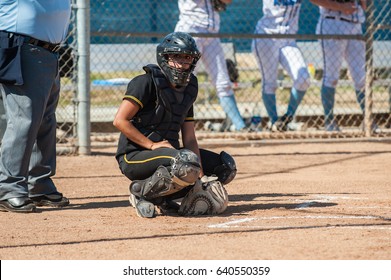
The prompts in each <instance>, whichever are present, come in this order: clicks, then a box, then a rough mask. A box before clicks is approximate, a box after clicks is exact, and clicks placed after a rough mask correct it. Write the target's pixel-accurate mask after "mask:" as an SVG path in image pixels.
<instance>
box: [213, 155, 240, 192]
mask: <svg viewBox="0 0 391 280" xmlns="http://www.w3.org/2000/svg"><path fill="white" fill-rule="evenodd" d="M220 160H221V162H222V164H221V165H219V166H217V167H216V168H215V170H214V174H215V175H216V176H217V177H218V180H219V181H220V182H221V183H223V184H224V185H226V184H228V183H230V182H231V181H232V180H233V179H234V178H235V176H236V172H237V170H236V163H235V160H234V159H233V157H232V156H231V155H230V154H228V153H226V152H224V151H223V152H221V153H220Z"/></svg>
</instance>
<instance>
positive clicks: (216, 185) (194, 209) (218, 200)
mask: <svg viewBox="0 0 391 280" xmlns="http://www.w3.org/2000/svg"><path fill="white" fill-rule="evenodd" d="M204 177H206V176H204ZM204 177H203V178H202V180H197V182H196V183H195V185H194V187H193V188H192V189H191V190H190V191H189V192H188V193H187V194H186V196H185V197H184V198H183V200H182V202H181V206H180V207H179V210H178V213H179V215H182V216H198V215H213V214H221V213H223V212H224V211H225V209H227V206H228V193H227V191H226V190H225V188H224V186H223V184H221V182H219V181H217V180H215V179H214V178H213V179H210V178H207V177H206V178H204Z"/></svg>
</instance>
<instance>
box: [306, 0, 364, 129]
mask: <svg viewBox="0 0 391 280" xmlns="http://www.w3.org/2000/svg"><path fill="white" fill-rule="evenodd" d="M311 2H312V3H314V4H315V5H318V6H319V11H320V17H319V22H318V25H317V31H316V32H317V34H336V35H357V34H362V27H361V25H362V23H364V21H365V14H364V10H365V9H366V0H311ZM320 42H321V46H322V51H323V59H324V69H323V83H322V89H321V97H322V104H323V108H324V115H325V130H326V131H340V129H339V127H338V125H337V123H336V121H335V119H334V113H333V110H334V101H335V88H336V86H337V83H338V79H339V71H340V69H341V66H342V61H343V59H345V60H346V62H347V65H348V69H349V73H350V75H351V77H352V79H353V82H354V87H355V90H356V97H357V102H358V103H359V105H360V107H361V109H362V111H363V112H364V108H365V93H364V89H365V42H364V41H361V40H336V39H328V40H321V41H320Z"/></svg>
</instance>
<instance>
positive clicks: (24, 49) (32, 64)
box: [0, 0, 71, 212]
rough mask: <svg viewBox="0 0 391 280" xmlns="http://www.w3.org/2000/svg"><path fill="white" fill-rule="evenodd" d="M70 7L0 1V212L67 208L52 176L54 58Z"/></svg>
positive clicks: (46, 0)
mask: <svg viewBox="0 0 391 280" xmlns="http://www.w3.org/2000/svg"><path fill="white" fill-rule="evenodd" d="M70 4H71V3H70V1H69V0H61V1H53V0H36V1H31V0H7V1H0V19H1V20H0V92H1V94H2V98H3V103H4V107H5V115H6V121H7V127H6V130H5V133H4V136H3V140H2V145H1V159H0V210H1V211H9V212H33V211H35V209H36V206H51V207H62V206H66V205H68V204H69V200H68V199H67V198H66V197H63V195H62V194H61V193H59V192H58V191H57V189H56V186H55V185H54V182H53V181H52V179H51V176H53V175H54V174H55V169H56V126H57V123H56V117H55V110H56V106H57V103H58V99H59V92H60V76H59V71H58V53H57V52H58V50H59V48H60V43H61V42H62V41H63V40H64V39H65V37H66V34H67V31H68V25H69V19H70V12H71V6H70Z"/></svg>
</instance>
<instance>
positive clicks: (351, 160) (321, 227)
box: [0, 141, 391, 260]
mask: <svg viewBox="0 0 391 280" xmlns="http://www.w3.org/2000/svg"><path fill="white" fill-rule="evenodd" d="M222 142H223V143H222V144H221V146H220V147H218V146H216V145H214V146H210V147H211V149H212V150H215V151H220V150H226V151H227V152H229V153H231V154H232V155H233V156H234V158H235V159H236V161H237V166H238V175H237V177H236V179H235V180H234V181H233V182H232V183H231V184H229V185H228V186H227V190H228V192H229V194H230V203H229V207H228V209H227V211H226V213H225V214H224V215H221V216H217V217H196V218H194V217H193V218H183V217H177V216H158V217H156V218H154V219H141V218H139V217H137V216H136V214H135V212H134V210H133V209H132V208H131V207H130V206H129V202H128V185H129V182H128V181H127V179H126V178H124V177H123V176H122V175H121V174H120V171H119V169H118V167H117V164H116V162H115V160H114V157H113V154H114V151H115V149H114V148H105V149H103V148H102V149H99V150H93V155H92V156H81V157H66V156H60V157H59V158H58V171H57V175H56V177H55V182H56V184H57V186H58V188H59V190H60V191H61V192H63V193H64V194H65V195H66V196H68V197H69V198H70V200H71V205H70V206H69V207H68V208H64V209H48V208H42V210H40V211H39V212H38V213H33V214H13V213H5V212H0V219H1V224H2V226H1V230H0V235H1V240H2V241H1V243H0V259H2V260H7V259H23V260H25V259H26V260H29V259H39V260H42V259H64V260H68V259H75V260H84V259H94V260H95V259H108V260H110V259H111V260H121V259H122V260H135V259H151V260H157V259H182V260H190V259H197V260H203V259H205V260H206V259H217V260H221V259H228V260H231V259H264V260H292V259H298V260H308V259H314V260H315V259H316V260H324V259H332V260H340V259H349V260H361V259H365V260H380V259H385V260H390V259H391V143H390V142H375V141H374V142H340V143H333V142H323V143H299V142H293V143H279V142H257V143H255V144H250V143H249V142H247V144H244V145H242V146H230V145H226V146H223V145H225V144H224V141H222ZM205 144H207V143H205Z"/></svg>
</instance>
